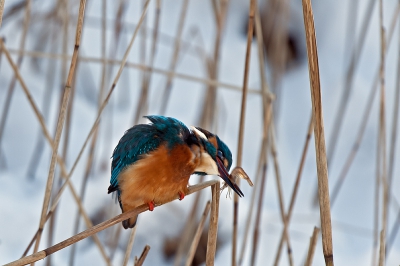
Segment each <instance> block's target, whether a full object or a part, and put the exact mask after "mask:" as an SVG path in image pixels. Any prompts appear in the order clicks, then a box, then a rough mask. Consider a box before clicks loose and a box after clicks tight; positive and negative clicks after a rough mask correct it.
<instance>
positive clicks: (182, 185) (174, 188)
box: [118, 144, 200, 212]
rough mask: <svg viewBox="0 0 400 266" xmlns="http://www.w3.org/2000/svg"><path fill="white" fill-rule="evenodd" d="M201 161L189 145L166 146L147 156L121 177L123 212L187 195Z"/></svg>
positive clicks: (119, 179)
mask: <svg viewBox="0 0 400 266" xmlns="http://www.w3.org/2000/svg"><path fill="white" fill-rule="evenodd" d="M199 160H200V158H199V157H198V156H196V155H195V154H194V153H193V152H192V151H191V149H190V148H189V147H188V146H187V145H181V144H179V145H175V147H174V148H173V149H171V150H168V148H167V147H166V146H165V145H162V146H160V147H159V148H158V149H157V150H155V151H153V152H151V153H149V154H147V155H145V157H144V158H142V159H140V160H138V161H137V162H135V163H134V164H133V165H131V166H129V167H128V168H127V169H125V170H124V171H122V172H121V173H120V174H119V176H118V184H119V188H120V190H121V202H122V207H123V211H124V212H126V211H129V210H130V209H133V208H135V207H137V206H140V205H142V204H146V203H149V202H151V201H153V202H154V203H155V204H161V203H165V202H169V201H171V200H173V199H176V198H177V196H178V195H179V193H183V194H184V195H186V194H187V192H188V189H187V186H188V181H189V177H190V175H191V174H192V173H193V172H194V171H195V169H196V166H197V165H198V164H199Z"/></svg>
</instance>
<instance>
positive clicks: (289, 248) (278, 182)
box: [270, 118, 293, 266]
mask: <svg viewBox="0 0 400 266" xmlns="http://www.w3.org/2000/svg"><path fill="white" fill-rule="evenodd" d="M270 135H271V145H270V149H271V154H272V159H273V161H274V170H275V181H276V186H277V190H278V200H279V209H280V213H281V219H282V223H283V236H284V241H286V246H287V252H288V258H289V265H291V266H293V254H292V245H291V244H290V238H289V231H288V226H287V225H288V221H287V218H286V217H287V215H286V214H285V204H284V202H283V194H282V185H281V173H280V169H279V162H278V156H277V151H276V144H275V142H276V141H275V126H274V119H273V118H272V125H271V128H270ZM278 258H279V257H278ZM278 263H279V259H278V261H275V265H278Z"/></svg>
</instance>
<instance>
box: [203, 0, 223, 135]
mask: <svg viewBox="0 0 400 266" xmlns="http://www.w3.org/2000/svg"><path fill="white" fill-rule="evenodd" d="M211 2H212V7H213V12H214V16H215V22H216V33H215V41H214V52H213V57H212V58H210V59H209V60H208V69H207V70H208V75H209V77H210V78H211V79H214V80H217V79H218V73H219V57H220V56H219V55H220V50H221V40H222V31H223V29H224V25H225V20H226V12H227V9H228V4H227V0H221V1H216V0H211ZM216 103H217V86H212V85H209V86H208V88H207V92H206V96H205V97H204V100H203V112H202V114H201V117H200V125H201V126H204V127H208V128H214V126H216V125H215V120H216V119H215V117H216V116H215V114H216ZM215 131H216V130H215Z"/></svg>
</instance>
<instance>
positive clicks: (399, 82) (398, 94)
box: [388, 27, 400, 220]
mask: <svg viewBox="0 0 400 266" xmlns="http://www.w3.org/2000/svg"><path fill="white" fill-rule="evenodd" d="M399 29H400V27H399ZM398 47H400V35H399V39H398ZM398 51H399V53H398V60H397V73H400V49H399V50H398ZM395 88H396V91H395V96H394V99H393V100H394V103H393V120H392V130H391V137H390V144H389V146H390V151H389V154H390V155H389V166H388V188H389V191H388V194H389V195H391V190H392V181H393V172H394V165H395V151H396V143H397V124H398V117H399V104H400V75H397V76H396V87H395ZM388 200H389V202H388V205H389V204H390V197H389V198H388ZM388 220H389V213H388Z"/></svg>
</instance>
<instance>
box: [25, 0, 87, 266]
mask: <svg viewBox="0 0 400 266" xmlns="http://www.w3.org/2000/svg"><path fill="white" fill-rule="evenodd" d="M85 5H86V0H81V1H80V4H79V17H78V23H77V26H76V35H75V47H74V52H73V54H72V60H71V65H70V70H69V73H68V78H67V82H66V85H65V88H64V96H63V101H62V107H61V111H60V114H59V118H58V122H57V130H56V135H55V138H54V146H53V152H52V156H51V162H50V169H49V175H48V178H47V183H46V190H45V196H44V200H43V207H42V213H41V216H40V223H39V231H38V234H37V237H36V242H35V247H34V251H33V252H34V253H36V252H37V250H38V249H39V244H40V238H41V235H42V231H43V227H44V224H45V221H46V215H47V210H48V207H49V203H50V195H51V190H52V187H53V180H54V172H55V167H56V162H57V152H58V145H59V143H60V138H61V132H62V129H63V126H64V120H65V115H66V109H67V105H68V100H69V95H70V92H71V84H72V79H73V77H74V74H75V67H76V61H77V58H78V51H79V45H80V42H81V35H82V27H83V18H84V14H85ZM32 265H34V263H32Z"/></svg>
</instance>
